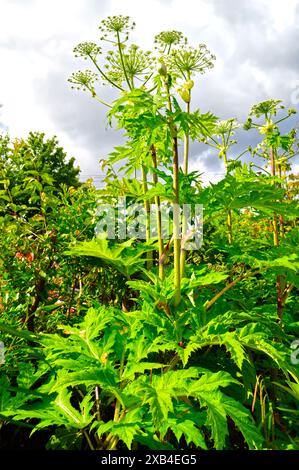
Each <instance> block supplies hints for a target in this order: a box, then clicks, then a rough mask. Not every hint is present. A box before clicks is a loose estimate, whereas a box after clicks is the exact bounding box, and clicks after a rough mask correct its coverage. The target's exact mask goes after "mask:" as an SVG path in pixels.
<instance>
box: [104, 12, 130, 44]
mask: <svg viewBox="0 0 299 470" xmlns="http://www.w3.org/2000/svg"><path fill="white" fill-rule="evenodd" d="M134 28H135V23H134V21H132V20H131V19H130V17H129V16H123V15H118V16H108V18H107V19H106V20H103V21H102V22H101V25H100V26H99V30H100V31H102V32H103V33H104V35H103V37H102V39H105V37H107V33H114V34H120V33H128V32H129V31H130V30H133V29H134Z"/></svg>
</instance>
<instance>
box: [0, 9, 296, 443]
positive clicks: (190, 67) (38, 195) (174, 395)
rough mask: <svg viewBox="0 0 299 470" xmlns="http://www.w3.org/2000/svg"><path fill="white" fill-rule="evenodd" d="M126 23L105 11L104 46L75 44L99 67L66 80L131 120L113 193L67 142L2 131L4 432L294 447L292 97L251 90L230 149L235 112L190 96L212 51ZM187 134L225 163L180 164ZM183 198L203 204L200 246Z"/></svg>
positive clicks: (0, 378)
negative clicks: (253, 139)
mask: <svg viewBox="0 0 299 470" xmlns="http://www.w3.org/2000/svg"><path fill="white" fill-rule="evenodd" d="M133 27H134V24H133V23H131V20H130V19H129V18H128V17H121V16H120V17H110V18H108V19H107V20H104V21H103V22H102V25H101V29H102V34H103V37H102V38H101V41H102V43H103V46H101V47H100V46H98V45H96V44H94V43H81V44H79V45H78V46H77V47H76V48H75V54H76V55H77V56H80V57H83V58H84V59H88V60H89V61H90V64H91V65H92V66H93V68H94V71H91V70H87V71H80V72H77V73H75V74H73V76H72V77H71V79H70V81H71V83H72V85H73V86H74V87H75V88H83V89H84V90H85V91H88V92H90V93H91V96H92V97H93V98H94V99H97V100H98V101H99V102H100V103H102V104H103V105H104V106H107V108H108V120H109V122H110V124H111V125H116V126H117V127H118V128H120V129H123V130H124V131H125V134H126V142H125V143H124V145H123V146H119V147H117V148H115V150H114V151H113V153H112V154H111V155H110V156H109V157H108V159H107V160H106V161H102V162H101V163H102V168H104V169H105V170H106V177H105V186H104V187H103V188H102V189H96V188H95V187H94V186H93V184H92V182H86V183H84V184H81V183H80V182H79V181H78V171H77V169H75V168H74V166H73V161H70V162H69V163H67V162H66V160H65V154H64V152H63V151H62V149H61V148H59V147H58V143H57V141H56V140H55V139H52V140H48V141H45V139H44V136H43V135H41V134H34V133H33V134H30V136H29V138H28V139H27V140H26V141H24V140H19V141H14V142H12V141H10V139H9V137H7V136H6V137H5V136H2V137H1V138H0V150H1V151H0V169H1V181H0V228H1V237H0V266H1V277H0V333H1V340H2V341H3V343H4V348H5V349H4V354H2V356H1V358H2V360H1V361H0V362H1V366H0V367H1V369H0V448H1V449H6V448H46V449H57V448H58V449H81V450H84V449H88V448H90V449H99V450H100V449H125V448H129V449H144V448H150V449H182V448H184V449H186V448H190V449H195V448H197V449H213V448H216V449H235V450H236V449H248V448H249V449H298V448H299V441H298V424H299V423H298V420H299V415H298V414H299V406H298V399H299V374H298V362H299V357H298V359H297V356H299V354H298V355H297V351H296V345H297V344H298V343H297V342H296V339H297V338H298V335H299V322H298V311H297V303H296V296H297V294H298V287H299V283H298V277H297V274H298V265H299V263H298V243H299V232H298V227H297V224H296V222H297V220H298V179H297V177H296V175H294V174H292V167H291V158H292V157H294V156H295V155H297V154H298V139H297V137H296V130H294V129H290V131H289V132H288V133H286V134H283V133H282V132H281V130H280V123H281V122H282V121H284V120H286V119H288V118H289V117H290V116H291V115H292V114H293V113H294V112H295V111H294V110H293V109H290V110H285V109H284V107H283V106H282V103H281V101H279V100H268V101H264V102H262V103H259V104H258V105H255V106H253V107H252V109H251V111H250V114H249V117H248V120H247V122H246V123H245V124H244V126H243V127H244V132H245V131H248V132H249V131H250V130H251V129H257V130H258V131H259V132H260V135H261V142H260V144H259V145H258V146H257V147H255V148H251V147H249V148H247V149H244V152H242V154H241V155H239V156H236V155H235V153H234V150H233V148H231V147H233V146H234V144H235V143H236V141H235V131H236V130H237V129H238V128H239V127H240V124H238V122H237V121H236V119H228V120H225V121H222V120H219V118H217V117H216V116H214V115H213V114H212V113H210V112H205V113H202V112H201V111H200V110H198V109H195V110H192V108H191V94H192V90H193V87H194V81H193V80H194V79H195V75H196V74H198V73H204V72H205V71H206V70H207V69H210V68H212V66H213V62H214V60H215V57H214V56H213V55H212V54H211V53H210V52H209V51H208V49H207V48H206V46H205V45H202V44H201V45H199V46H198V47H191V46H189V45H188V44H187V41H186V39H185V38H184V37H183V35H182V34H181V33H180V32H177V31H169V32H162V33H160V34H159V35H158V36H157V37H156V51H155V54H152V53H150V52H144V51H142V50H141V49H140V48H138V47H137V46H135V45H133V44H132V45H130V46H128V44H127V42H128V38H129V31H130V29H131V28H133ZM106 41H112V43H113V50H112V51H106V49H105V44H107V42H106ZM109 44H111V42H109ZM102 47H103V48H102ZM102 58H103V60H101V59H102ZM103 62H105V63H106V66H104V65H103ZM157 64H158V67H157ZM209 73H211V72H209ZM97 80H101V81H103V82H104V83H105V84H109V85H111V86H113V87H114V89H115V90H116V91H117V92H119V95H118V96H117V97H116V99H115V100H114V101H113V103H112V104H110V103H106V102H105V101H104V100H103V99H102V98H101V97H100V96H98V94H97V91H96V88H95V84H96V81H97ZM191 141H195V142H201V143H203V144H205V145H207V146H210V147H211V148H212V149H213V154H214V155H213V156H211V158H221V159H223V161H224V166H225V171H226V174H225V176H224V178H223V179H222V180H221V181H220V182H219V183H217V184H210V185H209V186H205V187H204V186H203V185H202V182H201V175H200V174H198V173H196V172H189V171H188V163H189V153H190V142H191ZM247 152H248V154H250V153H251V155H252V157H253V158H252V161H253V162H254V163H251V164H245V163H242V161H241V160H240V157H241V156H242V155H243V154H245V153H247ZM180 163H181V164H180ZM120 197H121V198H122V201H124V199H123V198H125V203H126V211H123V212H121V211H120V210H119V198H120ZM108 204H109V207H108ZM184 204H189V205H190V207H191V208H193V207H195V205H199V207H200V205H202V206H203V242H202V244H201V246H197V249H193V250H191V249H190V239H192V237H193V236H194V233H193V232H194V227H195V225H194V223H195V222H194V220H193V222H192V223H191V224H190V221H188V220H187V217H186V213H184V212H183V213H182V211H180V208H182V207H183V205H184ZM136 205H138V207H139V212H140V213H142V214H141V215H140V214H139V217H137V215H136V214H135V216H134V210H135V208H136ZM140 207H141V208H144V211H142V210H141V209H140ZM167 208H168V209H171V208H172V211H171V210H170V213H171V214H170V223H169V227H170V236H169V237H168V238H166V237H165V236H164V235H163V228H164V225H163V223H164V222H163V214H164V212H163V211H164V210H165V209H167ZM130 209H132V210H131V211H130ZM111 210H112V212H111ZM132 211H133V212H132ZM115 213H118V215H117V217H116V219H114V215H113V214H115ZM132 214H133V215H132ZM152 216H153V217H152ZM136 220H137V222H136ZM153 220H154V222H153ZM125 224H127V225H128V226H130V224H131V232H130V234H131V236H130V237H128V236H127V237H124V236H123V232H122V231H123V227H124V225H125ZM153 225H154V230H153V231H152V230H151V228H152V227H153ZM200 226H201V225H200V224H199V227H200ZM198 230H199V231H200V230H201V229H200V228H199V229H198ZM132 233H133V235H132ZM95 234H96V235H95ZM193 248H194V246H193ZM29 436H31V437H29Z"/></svg>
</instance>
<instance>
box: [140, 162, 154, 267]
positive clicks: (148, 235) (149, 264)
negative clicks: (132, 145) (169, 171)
mask: <svg viewBox="0 0 299 470" xmlns="http://www.w3.org/2000/svg"><path fill="white" fill-rule="evenodd" d="M141 173H142V187H143V194H144V195H146V194H147V192H148V185H147V173H146V169H145V166H144V165H141ZM144 209H145V213H146V222H145V223H146V227H145V230H146V242H147V243H149V242H150V238H151V227H150V210H151V208H150V203H149V201H148V200H147V199H145V201H144ZM146 259H147V261H146V267H147V269H151V268H152V265H153V263H152V253H151V252H149V251H148V252H147V253H146Z"/></svg>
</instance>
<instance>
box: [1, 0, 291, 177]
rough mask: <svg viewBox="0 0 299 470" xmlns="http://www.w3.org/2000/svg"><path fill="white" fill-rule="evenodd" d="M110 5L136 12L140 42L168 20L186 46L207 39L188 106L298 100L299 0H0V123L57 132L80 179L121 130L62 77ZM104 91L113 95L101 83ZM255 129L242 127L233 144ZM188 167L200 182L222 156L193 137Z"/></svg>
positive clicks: (234, 110)
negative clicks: (206, 59) (205, 65)
mask: <svg viewBox="0 0 299 470" xmlns="http://www.w3.org/2000/svg"><path fill="white" fill-rule="evenodd" d="M111 14H112V15H117V14H124V15H130V16H131V17H132V19H134V20H135V21H136V29H135V31H134V33H133V35H132V40H133V41H134V42H135V43H138V44H139V45H140V46H141V47H143V48H145V49H147V48H151V47H152V45H153V38H154V36H155V34H157V33H158V32H160V31H165V30H168V29H171V30H172V29H176V30H179V31H182V32H183V33H184V34H185V35H186V36H187V37H188V38H189V42H190V44H192V45H197V44H198V43H202V42H204V43H206V44H207V46H208V48H209V49H210V50H211V52H213V53H214V54H215V55H216V56H217V60H216V63H215V68H214V69H212V70H210V71H208V72H207V73H206V74H205V75H203V76H200V77H198V79H197V80H196V91H195V92H194V101H193V106H194V108H195V107H200V109H201V110H202V111H203V112H205V111H207V110H211V111H212V112H213V113H214V114H216V115H217V116H219V117H221V118H228V117H237V118H238V119H239V120H240V121H241V122H242V121H244V120H245V118H246V115H247V113H248V111H249V109H250V107H251V106H252V105H253V104H254V103H257V102H259V101H262V100H265V99H268V98H276V99H283V100H284V101H285V104H286V106H292V107H296V108H297V107H298V103H299V91H298V90H299V0H284V1H281V0H242V1H240V0H184V1H182V0H150V1H146V0H144V1H141V0H0V67H1V70H0V104H1V105H2V106H1V108H0V131H1V130H2V132H4V131H5V130H8V131H9V133H10V134H11V135H12V136H18V137H26V134H27V133H28V132H29V131H30V130H34V131H43V132H45V133H46V135H47V136H49V137H51V136H52V135H54V134H55V135H57V137H58V138H59V141H60V144H61V145H62V146H63V147H64V148H65V150H66V151H67V152H68V155H69V156H75V158H76V160H77V162H78V163H79V164H80V167H81V169H82V178H86V177H88V176H95V181H98V180H99V178H100V175H101V173H100V169H99V165H98V161H99V159H100V158H105V157H106V156H107V154H108V153H109V152H110V151H111V150H112V149H113V146H115V145H118V144H119V142H120V135H119V134H118V133H117V132H116V131H113V130H111V129H107V126H106V121H105V112H106V111H105V109H103V108H102V107H101V105H100V104H99V103H97V102H95V101H94V100H92V99H91V98H90V96H89V95H87V94H85V93H83V92H79V91H74V90H71V89H70V86H69V83H68V82H67V78H68V77H69V76H70V75H71V73H72V72H73V71H76V70H77V69H80V68H86V63H85V62H84V61H80V59H75V58H74V56H73V53H72V50H73V47H74V46H75V45H76V44H77V43H79V42H81V41H88V40H90V41H95V42H98V40H99V37H100V32H99V31H98V26H99V24H100V21H101V20H102V19H104V18H105V17H106V16H108V15H111ZM100 95H101V96H102V97H105V98H106V99H107V100H109V99H110V98H112V95H111V91H110V90H109V88H107V87H105V88H104V89H103V90H102V91H100ZM298 122H299V116H297V117H296V118H295V119H294V121H293V125H294V124H298ZM286 130H287V129H286ZM253 136H254V134H252V133H251V132H250V133H246V132H245V131H242V132H240V135H239V136H238V137H239V145H238V148H237V151H239V150H240V151H241V150H242V148H244V147H246V146H247V145H249V142H250V141H252V138H253ZM191 169H193V170H194V169H197V170H199V171H204V172H205V180H206V181H207V180H211V181H215V180H217V179H219V178H221V174H222V173H223V167H222V164H221V161H220V160H219V159H218V158H216V157H215V156H214V155H213V154H211V152H209V151H206V150H205V149H203V148H202V146H200V145H199V144H194V145H193V146H192V164H191ZM296 169H298V170H299V161H298V159H297V161H296Z"/></svg>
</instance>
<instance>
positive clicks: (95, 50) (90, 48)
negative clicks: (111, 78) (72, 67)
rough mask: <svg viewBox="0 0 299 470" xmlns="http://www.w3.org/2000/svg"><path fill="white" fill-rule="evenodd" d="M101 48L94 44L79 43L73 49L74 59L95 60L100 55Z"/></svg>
mask: <svg viewBox="0 0 299 470" xmlns="http://www.w3.org/2000/svg"><path fill="white" fill-rule="evenodd" d="M101 50H102V49H101V47H100V46H98V45H97V44H95V43H94V42H81V43H80V44H78V45H77V46H76V47H75V48H74V54H75V57H84V59H87V58H88V57H89V58H91V59H92V60H95V59H96V58H97V56H98V55H99V54H101Z"/></svg>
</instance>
